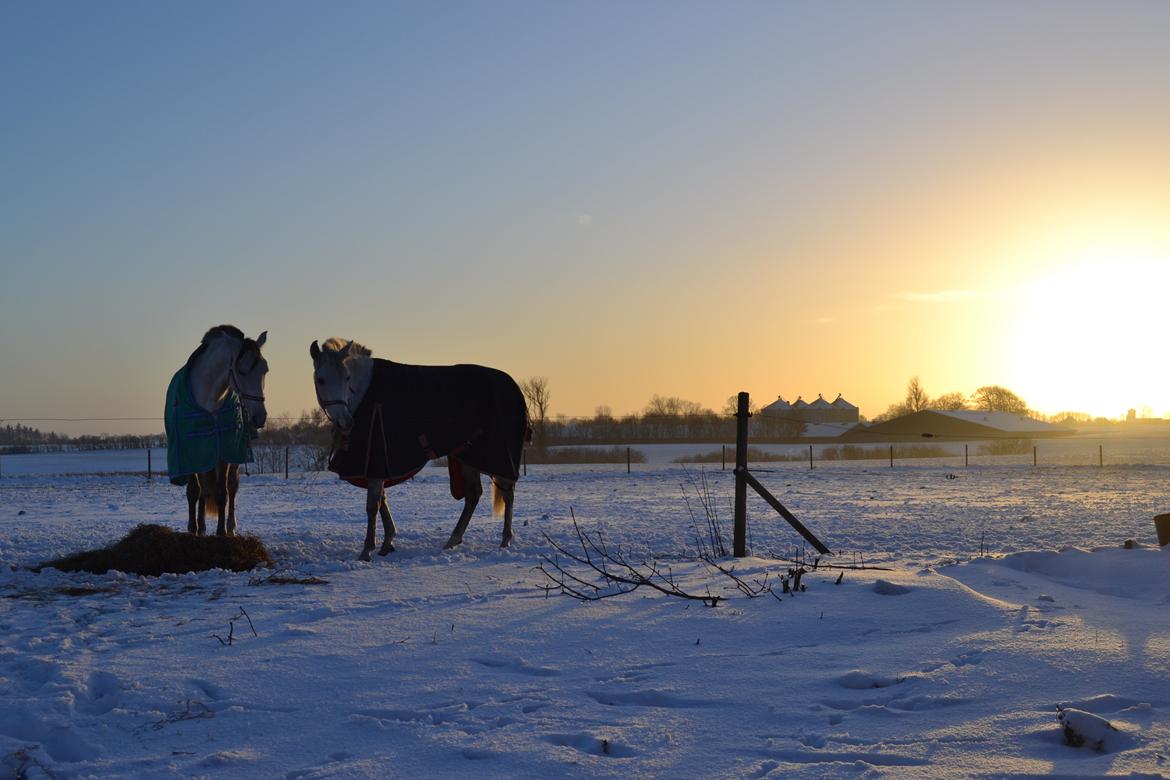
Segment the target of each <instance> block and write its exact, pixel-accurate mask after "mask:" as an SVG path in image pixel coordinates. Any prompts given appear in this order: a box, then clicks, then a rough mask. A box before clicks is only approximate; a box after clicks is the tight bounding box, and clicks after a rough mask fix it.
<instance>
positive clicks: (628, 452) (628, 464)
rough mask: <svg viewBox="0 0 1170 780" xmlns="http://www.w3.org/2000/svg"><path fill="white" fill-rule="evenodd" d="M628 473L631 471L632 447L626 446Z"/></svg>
mask: <svg viewBox="0 0 1170 780" xmlns="http://www.w3.org/2000/svg"><path fill="white" fill-rule="evenodd" d="M626 473H627V474H629V473H630V448H629V447H626Z"/></svg>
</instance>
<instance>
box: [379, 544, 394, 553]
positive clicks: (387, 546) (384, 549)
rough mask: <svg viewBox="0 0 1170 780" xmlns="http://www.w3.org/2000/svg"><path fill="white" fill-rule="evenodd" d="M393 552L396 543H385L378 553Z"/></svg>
mask: <svg viewBox="0 0 1170 780" xmlns="http://www.w3.org/2000/svg"><path fill="white" fill-rule="evenodd" d="M392 552H394V545H392V544H384V545H382V549H381V550H378V555H389V554H390V553H392Z"/></svg>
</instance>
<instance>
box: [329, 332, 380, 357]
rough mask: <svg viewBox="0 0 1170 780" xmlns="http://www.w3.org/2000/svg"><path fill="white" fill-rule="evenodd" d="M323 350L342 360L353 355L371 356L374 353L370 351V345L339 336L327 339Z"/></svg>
mask: <svg viewBox="0 0 1170 780" xmlns="http://www.w3.org/2000/svg"><path fill="white" fill-rule="evenodd" d="M321 351H322V352H327V353H331V355H330V356H331V357H334V358H340V359H341V360H345V359H346V358H351V357H370V356H371V355H372V354H374V353H373V352H371V351H370V348H369V347H367V346H365V345H363V344H359V343H357V342H356V341H350V340H349V339H343V338H338V337H337V336H331V337H330V338H327V339H325V341H324V342H323V343H322V344H321ZM345 353H348V354H345Z"/></svg>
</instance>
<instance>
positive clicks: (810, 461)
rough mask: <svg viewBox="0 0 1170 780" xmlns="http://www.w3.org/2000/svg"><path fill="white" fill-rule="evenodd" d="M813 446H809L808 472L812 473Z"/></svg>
mask: <svg viewBox="0 0 1170 780" xmlns="http://www.w3.org/2000/svg"><path fill="white" fill-rule="evenodd" d="M812 467H813V464H812V445H811V444H810V445H808V470H809V471H812Z"/></svg>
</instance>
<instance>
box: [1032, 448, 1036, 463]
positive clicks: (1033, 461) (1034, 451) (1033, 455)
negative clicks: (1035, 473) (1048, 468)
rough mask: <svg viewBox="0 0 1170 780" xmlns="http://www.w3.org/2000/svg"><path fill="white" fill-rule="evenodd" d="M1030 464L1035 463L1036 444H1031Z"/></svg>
mask: <svg viewBox="0 0 1170 780" xmlns="http://www.w3.org/2000/svg"><path fill="white" fill-rule="evenodd" d="M1032 465H1033V466H1035V465H1036V445H1035V444H1033V445H1032Z"/></svg>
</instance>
